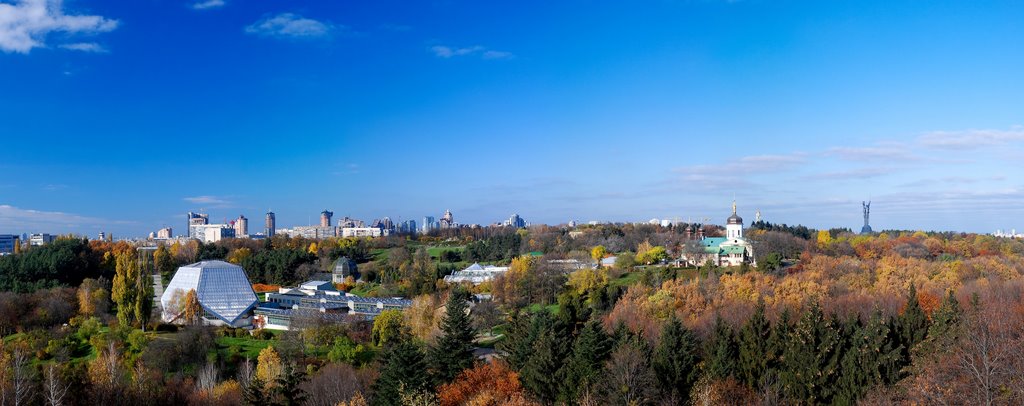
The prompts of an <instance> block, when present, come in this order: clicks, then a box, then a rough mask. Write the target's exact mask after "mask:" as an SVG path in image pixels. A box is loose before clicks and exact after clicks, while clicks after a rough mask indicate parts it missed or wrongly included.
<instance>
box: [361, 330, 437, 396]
mask: <svg viewBox="0 0 1024 406" xmlns="http://www.w3.org/2000/svg"><path fill="white" fill-rule="evenodd" d="M382 363H383V365H382V366H381V370H380V376H379V377H378V378H377V380H376V381H375V382H374V383H373V393H374V397H373V404H374V405H377V406H391V405H397V404H400V402H401V394H400V393H399V391H398V388H399V387H401V386H402V385H405V386H404V387H405V388H406V390H411V391H419V390H430V389H433V385H432V384H431V380H430V375H429V374H428V373H427V361H426V356H425V355H424V354H423V351H422V350H421V349H420V347H419V345H416V343H414V342H413V341H412V339H411V338H410V337H408V336H407V335H403V336H402V337H401V338H400V339H399V340H398V342H396V343H393V344H391V345H390V346H388V347H386V348H385V350H384V356H383V361H382Z"/></svg>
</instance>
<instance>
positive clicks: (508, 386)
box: [437, 360, 533, 406]
mask: <svg viewBox="0 0 1024 406" xmlns="http://www.w3.org/2000/svg"><path fill="white" fill-rule="evenodd" d="M437 398H438V401H440V403H441V406H459V405H477V406H499V405H520V406H526V405H531V404H533V403H532V402H530V401H528V400H527V399H526V394H525V392H524V391H523V387H522V385H521V384H520V383H519V375H518V374H516V373H515V372H513V371H512V370H510V369H509V368H508V365H506V364H505V363H504V362H502V361H500V360H498V361H492V362H485V363H481V364H478V365H477V366H476V367H474V368H471V369H467V370H465V371H463V372H462V373H461V374H459V376H458V377H456V378H455V380H454V381H452V382H451V383H448V384H444V385H441V387H440V388H438V390H437Z"/></svg>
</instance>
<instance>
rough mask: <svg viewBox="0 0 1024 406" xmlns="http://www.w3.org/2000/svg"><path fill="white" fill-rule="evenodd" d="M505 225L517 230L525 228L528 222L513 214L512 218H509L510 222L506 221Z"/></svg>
mask: <svg viewBox="0 0 1024 406" xmlns="http://www.w3.org/2000/svg"><path fill="white" fill-rule="evenodd" d="M505 225H506V226H509V227H515V228H525V227H526V220H523V218H522V217H519V215H518V214H513V215H512V216H511V217H509V218H508V220H505Z"/></svg>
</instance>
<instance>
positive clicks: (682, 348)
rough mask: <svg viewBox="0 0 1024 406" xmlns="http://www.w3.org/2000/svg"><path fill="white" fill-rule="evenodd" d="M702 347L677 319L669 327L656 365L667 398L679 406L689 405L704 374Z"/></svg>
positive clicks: (663, 331)
mask: <svg viewBox="0 0 1024 406" xmlns="http://www.w3.org/2000/svg"><path fill="white" fill-rule="evenodd" d="M698 362H700V346H699V344H698V342H697V337H695V336H694V335H693V332H691V331H690V330H689V329H687V328H686V327H685V326H683V323H682V322H680V321H679V319H677V318H675V316H673V317H672V318H671V319H669V321H668V323H665V327H664V329H663V330H662V332H661V341H659V342H658V346H657V348H655V350H654V360H653V362H652V364H653V366H654V371H655V372H656V374H657V377H658V383H659V384H660V386H661V390H662V393H663V394H664V396H665V398H666V399H667V400H668V401H670V402H673V403H676V404H688V403H689V397H690V390H691V389H692V388H693V385H694V383H695V382H697V378H699V377H700V370H699V369H698V368H697V363H698Z"/></svg>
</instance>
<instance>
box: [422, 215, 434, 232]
mask: <svg viewBox="0 0 1024 406" xmlns="http://www.w3.org/2000/svg"><path fill="white" fill-rule="evenodd" d="M435 228H437V222H436V221H435V220H434V216H424V217H423V234H427V233H430V231H431V230H433V229H435Z"/></svg>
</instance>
